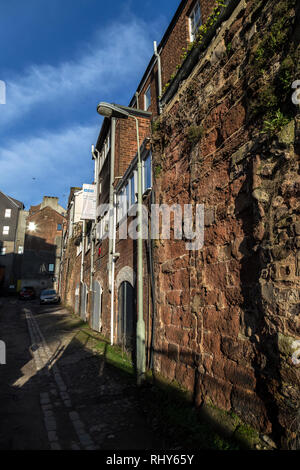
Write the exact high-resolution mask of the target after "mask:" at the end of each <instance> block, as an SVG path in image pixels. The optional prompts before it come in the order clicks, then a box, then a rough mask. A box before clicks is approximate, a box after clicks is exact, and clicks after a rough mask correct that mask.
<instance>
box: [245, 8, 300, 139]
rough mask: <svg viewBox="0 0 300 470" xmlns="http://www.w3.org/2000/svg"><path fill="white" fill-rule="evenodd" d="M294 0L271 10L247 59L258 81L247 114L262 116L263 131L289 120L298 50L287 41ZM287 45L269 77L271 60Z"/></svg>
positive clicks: (255, 81)
mask: <svg viewBox="0 0 300 470" xmlns="http://www.w3.org/2000/svg"><path fill="white" fill-rule="evenodd" d="M295 4H296V0H282V1H279V2H278V3H277V4H276V5H275V6H274V8H273V10H272V23H271V25H270V26H269V27H267V28H266V30H265V31H264V33H263V36H262V38H261V40H260V41H257V39H256V42H255V45H254V46H253V48H252V50H251V52H250V59H249V66H250V67H249V71H250V75H249V76H251V80H253V82H252V83H253V84H254V86H255V84H259V88H258V90H257V92H256V94H255V96H254V97H253V98H252V99H251V100H250V103H249V107H248V113H249V117H250V118H251V119H252V118H254V117H257V116H258V115H261V116H262V117H264V121H265V123H264V129H263V132H267V133H269V134H274V133H275V132H276V131H278V130H279V129H280V128H281V127H283V126H284V125H285V124H287V122H288V121H289V120H290V119H291V117H292V114H293V112H294V109H293V107H292V106H291V100H290V95H291V84H292V81H293V77H295V72H296V64H297V60H296V58H297V53H298V52H297V50H296V49H295V45H294V44H293V43H292V41H290V33H291V31H292V22H293V20H292V19H291V16H290V14H289V13H290V11H291V9H292V8H294V7H295ZM287 46H289V49H290V50H289V52H288V54H287V55H285V57H284V59H283V60H282V62H281V64H280V67H279V70H278V71H277V73H276V75H275V77H273V78H272V79H269V77H268V74H269V71H270V69H271V68H272V61H273V62H274V60H275V58H277V57H278V55H279V54H282V53H283V51H284V49H285V48H286V47H287Z"/></svg>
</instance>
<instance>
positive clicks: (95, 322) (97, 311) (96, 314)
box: [92, 281, 102, 332]
mask: <svg viewBox="0 0 300 470" xmlns="http://www.w3.org/2000/svg"><path fill="white" fill-rule="evenodd" d="M101 314H102V288H101V285H100V283H99V282H98V281H94V282H93V317H92V329H93V330H95V331H99V332H100V330H101V326H102V325H101V324H102V321H101Z"/></svg>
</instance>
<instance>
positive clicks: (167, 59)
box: [138, 0, 216, 116]
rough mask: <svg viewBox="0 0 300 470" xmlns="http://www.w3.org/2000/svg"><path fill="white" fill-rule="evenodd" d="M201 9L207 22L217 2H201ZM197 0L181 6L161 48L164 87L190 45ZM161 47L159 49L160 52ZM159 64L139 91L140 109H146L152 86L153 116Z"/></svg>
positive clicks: (151, 107)
mask: <svg viewBox="0 0 300 470" xmlns="http://www.w3.org/2000/svg"><path fill="white" fill-rule="evenodd" d="M199 3H200V8H201V13H202V23H205V22H206V21H207V18H208V16H209V15H210V14H211V12H212V10H213V8H214V6H215V4H216V2H214V1H213V0H200V1H199ZM195 4H196V1H195V0H192V1H191V0H188V1H183V2H181V4H180V7H179V8H181V12H180V14H179V16H178V17H177V18H176V20H175V21H174V25H173V27H172V28H171V30H170V31H169V32H168V34H167V35H166V36H165V37H164V39H163V41H162V43H161V46H162V52H161V54H160V55H161V70H162V87H164V86H165V85H166V83H168V82H169V80H170V77H171V75H172V74H174V73H175V72H176V66H177V65H179V64H181V62H182V59H181V56H182V54H183V48H184V49H186V48H187V46H188V45H189V44H190V42H191V41H190V25H189V16H190V13H191V10H192V9H193V7H194V6H195ZM159 49H160V47H158V50H159ZM157 73H158V70H157V64H155V65H154V67H153V68H152V69H151V70H150V75H149V77H148V79H147V80H146V82H145V84H144V85H143V87H142V89H141V90H139V98H138V104H139V106H138V107H139V108H140V109H144V94H145V92H146V90H147V88H148V86H149V85H150V87H151V106H150V107H149V109H148V110H147V111H150V112H151V113H152V114H153V116H157V114H158V96H159V92H158V78H157Z"/></svg>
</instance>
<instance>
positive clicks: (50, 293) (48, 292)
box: [42, 290, 56, 295]
mask: <svg viewBox="0 0 300 470" xmlns="http://www.w3.org/2000/svg"><path fill="white" fill-rule="evenodd" d="M53 294H56V292H55V290H44V292H42V295H53Z"/></svg>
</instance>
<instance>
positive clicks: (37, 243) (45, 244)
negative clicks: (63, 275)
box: [22, 196, 65, 293]
mask: <svg viewBox="0 0 300 470" xmlns="http://www.w3.org/2000/svg"><path fill="white" fill-rule="evenodd" d="M64 212H65V210H64V209H63V207H61V206H60V205H59V204H58V198H55V197H46V196H45V197H44V199H43V202H42V203H41V204H39V205H37V206H31V207H30V209H29V214H28V217H27V222H26V232H25V243H24V255H23V263H22V286H32V287H34V288H35V289H36V290H37V292H38V293H39V292H40V291H41V290H43V289H46V288H48V287H53V288H54V289H57V288H58V282H59V275H60V258H61V249H62V229H63V224H64V222H65V217H64Z"/></svg>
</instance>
